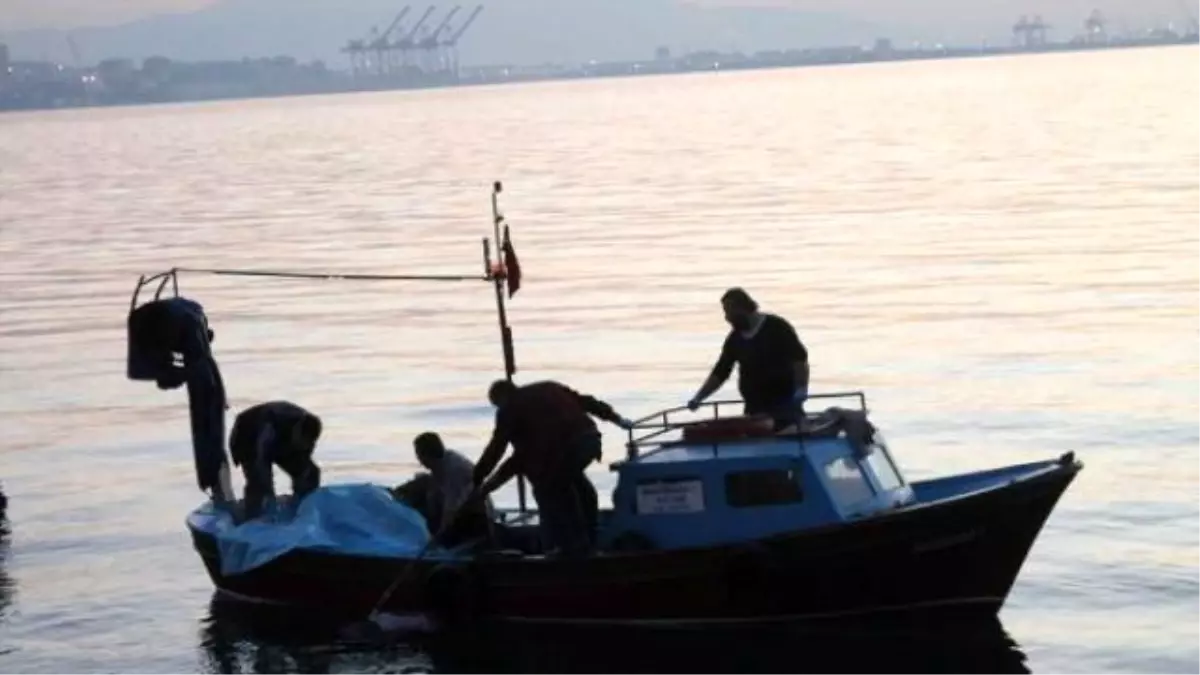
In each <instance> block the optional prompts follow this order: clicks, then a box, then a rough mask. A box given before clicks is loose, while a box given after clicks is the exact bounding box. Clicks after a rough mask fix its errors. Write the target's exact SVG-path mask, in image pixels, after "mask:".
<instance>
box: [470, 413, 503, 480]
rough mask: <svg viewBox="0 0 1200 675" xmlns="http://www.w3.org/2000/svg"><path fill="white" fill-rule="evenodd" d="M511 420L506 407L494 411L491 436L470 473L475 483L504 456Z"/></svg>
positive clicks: (486, 475) (484, 476)
mask: <svg viewBox="0 0 1200 675" xmlns="http://www.w3.org/2000/svg"><path fill="white" fill-rule="evenodd" d="M510 425H511V422H510V420H509V415H508V414H507V410H506V409H503V408H502V409H500V410H497V411H496V426H495V428H494V429H493V430H492V438H491V440H490V441H488V444H487V447H486V448H484V449H483V454H482V455H480V456H479V461H478V462H476V463H475V470H474V472H473V473H472V479H473V480H474V483H475V485H482V484H483V479H485V478H487V477H488V474H490V473H491V472H492V469H493V468H495V466H496V464H497V463H498V462H499V461H500V458H501V457H503V456H504V449H505V448H507V447H508V441H509V438H511V431H510Z"/></svg>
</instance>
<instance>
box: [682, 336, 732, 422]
mask: <svg viewBox="0 0 1200 675" xmlns="http://www.w3.org/2000/svg"><path fill="white" fill-rule="evenodd" d="M732 339H733V334H732V333H731V334H730V336H729V337H727V338H725V344H723V345H721V356H720V357H718V358H717V363H716V364H715V365H714V366H713V369H712V372H711V373H709V375H708V379H706V380H705V381H704V384H703V385H701V386H700V389H699V391H697V392H696V395H695V396H693V397H692V400H691V401H688V407H694V406H695V405H696V404H699V403H700V402H701V401H703V400H704V399H706V398H708V397H709V396H712V394H713V392H715V391H716V390H718V389H720V388H721V385H723V384H725V381H726V380H728V379H729V376H730V375H731V374H733V365H734V360H733V348H732V347H731V346H730V341H731V340H732Z"/></svg>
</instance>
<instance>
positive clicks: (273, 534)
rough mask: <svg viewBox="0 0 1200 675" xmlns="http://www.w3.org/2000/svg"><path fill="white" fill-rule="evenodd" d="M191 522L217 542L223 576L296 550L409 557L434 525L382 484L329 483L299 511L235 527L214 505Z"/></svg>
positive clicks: (280, 512) (282, 510)
mask: <svg viewBox="0 0 1200 675" xmlns="http://www.w3.org/2000/svg"><path fill="white" fill-rule="evenodd" d="M188 520H189V523H190V524H191V525H192V526H193V527H195V528H196V529H199V530H201V531H203V532H207V533H209V534H212V535H213V536H214V537H215V538H216V540H217V548H218V551H219V554H220V557H221V574H223V575H226V576H232V575H236V574H241V573H243V572H247V571H249V570H252V569H255V568H256V567H260V566H262V565H265V564H266V563H268V562H270V561H272V560H274V559H275V558H278V557H279V556H281V555H283V554H285V553H287V552H289V551H293V550H297V549H304V550H309V551H323V552H330V553H345V554H347V555H360V556H374V557H391V558H395V557H399V558H408V557H412V556H415V555H417V554H418V553H420V552H421V550H422V549H424V548H425V545H426V544H427V543H429V539H430V534H429V528H428V526H427V525H426V523H425V519H424V518H423V517H422V516H421V514H420V513H418V512H417V511H416V510H414V509H412V508H409V507H408V506H406V505H404V504H402V503H400V502H398V501H396V500H395V499H393V498H392V496H391V494H390V493H389V492H388V491H387V490H386V489H384V488H382V487H380V486H378V485H370V484H365V483H364V484H351V485H328V486H324V487H321V488H319V489H317V490H316V491H315V492H313V493H312V494H310V495H308V497H306V498H305V499H304V500H303V501H302V502H301V503H300V507H299V509H294V508H292V507H291V506H284V507H283V508H279V509H277V510H276V511H275V512H273V513H268V514H266V515H263V516H261V517H259V518H256V519H254V520H252V521H249V522H245V523H242V524H241V525H235V524H234V522H233V518H232V517H231V516H230V515H229V514H228V513H226V512H224V511H218V510H216V509H214V508H213V506H212V504H211V503H210V504H206V505H205V506H203V507H201V508H200V509H197V510H196V511H195V512H193V513H192V515H191V517H190V518H189V519H188Z"/></svg>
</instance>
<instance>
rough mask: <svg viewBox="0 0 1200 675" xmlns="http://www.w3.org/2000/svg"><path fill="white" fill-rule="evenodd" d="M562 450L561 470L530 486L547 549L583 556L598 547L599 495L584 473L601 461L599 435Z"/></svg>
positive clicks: (570, 443)
mask: <svg viewBox="0 0 1200 675" xmlns="http://www.w3.org/2000/svg"><path fill="white" fill-rule="evenodd" d="M563 450H564V452H565V453H566V456H565V457H564V458H563V461H561V462H560V463H559V464H558V467H559V468H558V470H557V471H555V472H553V473H551V474H549V475H546V476H540V477H539V479H538V480H536V481H534V480H530V483H531V484H532V487H533V498H534V499H536V500H537V504H538V519H539V521H540V522H541V530H542V537H543V539H544V540H545V546H546V548H547V550H549V549H554V548H558V549H559V550H560V551H561V552H562V553H563V554H566V555H583V554H586V553H587V551H588V550H590V549H591V548H592V547H593V546H594V544H595V541H596V528H597V524H598V520H599V515H600V500H599V496H598V495H597V494H596V488H595V486H594V485H592V481H590V480H589V479H588V477H587V474H586V473H585V472H584V471H585V469H586V468H587V466H588V465H589V464H591V463H592V462H594V461H596V460H598V459H599V458H600V434H599V433H594V434H587V435H583V436H579V437H577V438H573V439H571V440H569V441H568V442H567V444H566V447H565V448H564V449H563Z"/></svg>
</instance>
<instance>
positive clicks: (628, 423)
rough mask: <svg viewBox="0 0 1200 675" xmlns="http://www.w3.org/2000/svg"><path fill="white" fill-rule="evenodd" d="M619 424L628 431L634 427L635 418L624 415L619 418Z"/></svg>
mask: <svg viewBox="0 0 1200 675" xmlns="http://www.w3.org/2000/svg"><path fill="white" fill-rule="evenodd" d="M617 426H619V427H621V428H622V429H625V430H626V431H628V430H630V429H632V428H633V426H634V423H633V420H631V419H629V418H628V417H622V418H621V419H619V420H617Z"/></svg>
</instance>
